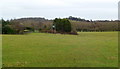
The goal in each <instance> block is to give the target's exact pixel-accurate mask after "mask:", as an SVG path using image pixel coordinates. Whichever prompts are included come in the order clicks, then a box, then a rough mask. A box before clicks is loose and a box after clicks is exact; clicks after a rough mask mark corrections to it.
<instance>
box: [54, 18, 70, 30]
mask: <svg viewBox="0 0 120 69" xmlns="http://www.w3.org/2000/svg"><path fill="white" fill-rule="evenodd" d="M53 24H54V25H55V29H56V31H58V32H71V23H70V22H69V20H68V19H60V18H59V19H58V18H56V19H55V20H54V22H53Z"/></svg>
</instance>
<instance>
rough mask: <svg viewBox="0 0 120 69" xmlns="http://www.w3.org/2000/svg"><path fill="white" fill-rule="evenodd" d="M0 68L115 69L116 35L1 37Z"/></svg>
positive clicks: (84, 33)
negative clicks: (73, 68) (59, 68)
mask: <svg viewBox="0 0 120 69" xmlns="http://www.w3.org/2000/svg"><path fill="white" fill-rule="evenodd" d="M2 49H3V59H2V60H3V67H117V66H118V32H80V33H79V35H61V34H45V33H31V34H28V35H3V48H2Z"/></svg>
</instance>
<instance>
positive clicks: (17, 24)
mask: <svg viewBox="0 0 120 69" xmlns="http://www.w3.org/2000/svg"><path fill="white" fill-rule="evenodd" d="M70 18H73V17H69V18H63V19H60V18H56V19H54V20H48V19H45V18H21V19H11V20H4V19H1V20H0V21H1V22H2V34H24V33H29V32H51V31H52V30H53V28H52V26H53V25H55V30H56V31H57V32H78V31H79V32H94V31H98V32H103V31H120V30H119V29H118V21H88V20H85V19H80V18H78V20H76V19H77V18H76V19H75V20H74V18H73V19H70ZM0 25H1V24H0Z"/></svg>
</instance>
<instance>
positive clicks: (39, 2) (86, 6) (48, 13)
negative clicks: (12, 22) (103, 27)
mask: <svg viewBox="0 0 120 69" xmlns="http://www.w3.org/2000/svg"><path fill="white" fill-rule="evenodd" d="M118 2H119V0H0V15H2V18H4V19H11V18H12V19H14V18H22V17H45V18H48V19H53V18H56V17H61V18H63V17H68V16H75V17H80V18H85V19H94V20H95V19H99V20H100V19H110V20H111V19H118Z"/></svg>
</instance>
